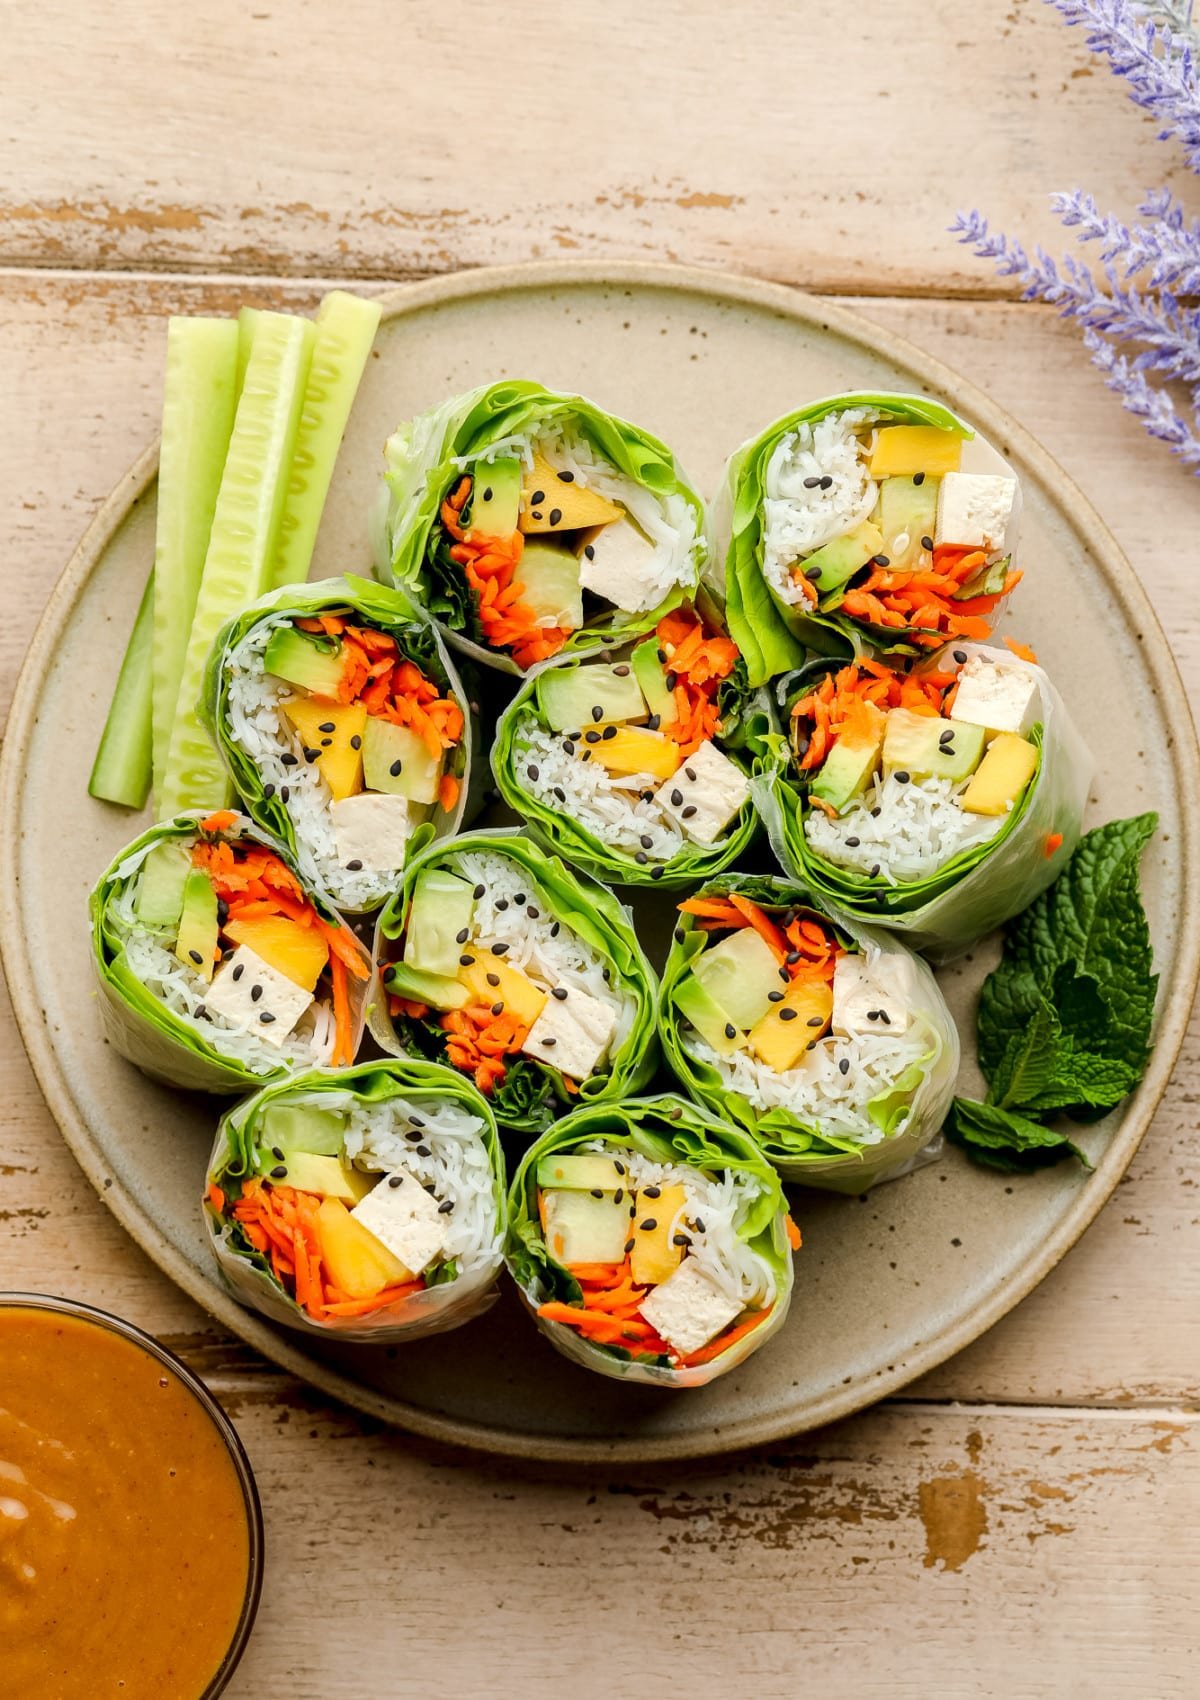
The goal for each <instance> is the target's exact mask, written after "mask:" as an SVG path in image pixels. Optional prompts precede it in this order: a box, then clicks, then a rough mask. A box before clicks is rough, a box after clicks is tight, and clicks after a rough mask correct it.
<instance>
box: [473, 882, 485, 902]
mask: <svg viewBox="0 0 1200 1700" xmlns="http://www.w3.org/2000/svg"><path fill="white" fill-rule="evenodd" d="M486 892H487V886H486V885H477V886H476V887H475V890H474V891H473V892H472V893H471V896H472V897H473V898H474V899H475V901H476V903H478V902H479V899H480V898H481V897H483V896H484V895H485V894H486Z"/></svg>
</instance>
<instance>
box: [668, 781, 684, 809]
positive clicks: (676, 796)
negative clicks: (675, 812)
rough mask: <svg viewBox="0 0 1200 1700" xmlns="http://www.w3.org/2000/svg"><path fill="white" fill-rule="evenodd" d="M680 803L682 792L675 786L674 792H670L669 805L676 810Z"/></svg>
mask: <svg viewBox="0 0 1200 1700" xmlns="http://www.w3.org/2000/svg"><path fill="white" fill-rule="evenodd" d="M682 802H683V792H682V791H681V790H680V789H679V787H678V785H676V786H675V788H674V790H673V791H672V792H671V803H672V805H673V806H674V807H675V808H678V807H679V805H680V803H682Z"/></svg>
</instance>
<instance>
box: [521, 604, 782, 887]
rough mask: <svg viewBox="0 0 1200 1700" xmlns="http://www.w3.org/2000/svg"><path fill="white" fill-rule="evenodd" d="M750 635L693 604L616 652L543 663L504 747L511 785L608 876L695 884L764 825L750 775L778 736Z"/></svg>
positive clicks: (555, 839) (586, 864)
mask: <svg viewBox="0 0 1200 1700" xmlns="http://www.w3.org/2000/svg"><path fill="white" fill-rule="evenodd" d="M769 726H770V722H769V720H768V713H767V705H766V699H765V694H764V698H763V701H762V702H761V703H758V704H756V703H755V701H754V695H753V693H751V692H750V691H749V690H748V689H747V687H746V682H745V669H744V668H743V667H742V666H741V665H740V662H739V658H738V652H737V646H736V645H735V644H734V643H733V642H732V640H731V639H730V638H728V637H725V636H724V635H723V634H721V633H720V632H719V631H717V630H715V629H714V628H713V627H711V626H710V625H708V624H707V623H706V622H705V621H704V620H703V619H702V617H701V616H700V615H699V614H698V613H696V612H694V611H693V610H691V609H684V608H677V609H673V610H672V612H671V613H669V614H665V615H664V616H663V618H662V619H661V620H660V621H659V622H658V625H657V627H656V628H655V630H654V632H653V633H652V634H651V635H650V636H649V637H647V638H643V639H642V641H641V642H640V643H638V644H635V645H633V646H632V647H631V648H627V649H625V650H622V651H620V652H619V655H618V658H617V659H616V660H614V661H603V660H595V661H557V662H550V663H548V664H547V665H546V666H545V667H543V668H540V669H539V670H538V671H537V673H536V674H535V675H534V677H533V678H531V679H530V680H529V681H527V683H526V684H525V685H524V686H523V687H522V688H521V690H520V691H519V692H518V693H517V695H516V697H515V698H514V699H513V701H512V703H511V704H510V705H509V707H508V709H507V710H506V711H505V713H504V715H503V716H502V718H501V720H500V724H499V726H498V728H497V731H496V739H495V743H494V745H493V747H492V772H493V773H494V775H495V779H496V784H497V786H498V788H499V790H500V794H501V796H502V797H503V798H504V800H505V802H506V803H508V804H509V806H510V807H511V808H514V809H516V810H517V811H518V812H519V813H520V814H522V815H523V816H524V817H525V819H526V821H527V822H528V823H529V825H530V827H531V828H532V829H533V830H534V831H535V832H536V833H537V834H538V836H539V837H541V838H543V839H544V840H546V841H547V842H548V843H549V844H550V845H551V846H552V847H553V848H554V849H555V850H557V851H559V852H560V853H561V854H562V855H563V856H565V857H567V859H568V860H569V861H571V862H573V863H574V864H575V866H576V867H580V868H583V869H584V870H585V871H586V872H588V873H590V874H593V875H595V876H596V878H598V879H603V880H617V881H620V882H622V883H624V884H627V885H646V884H649V883H651V882H653V881H659V880H661V881H662V882H663V883H664V885H666V886H679V885H686V884H688V883H694V881H695V880H696V879H698V878H703V877H704V876H705V875H707V874H710V873H714V872H716V871H717V870H718V869H720V868H723V867H727V866H728V865H729V863H730V862H732V861H733V859H734V857H735V856H737V855H738V854H739V852H740V851H742V850H743V849H744V848H745V847H746V845H747V844H749V842H750V840H751V839H752V838H753V836H754V834H755V832H756V831H757V830H758V816H757V814H756V812H755V810H754V807H753V805H752V804H751V801H750V778H751V774H752V773H754V772H758V771H761V770H762V760H761V757H762V756H763V755H765V754H766V752H767V749H768V746H767V744H766V743H765V734H766V733H767V731H768V730H769Z"/></svg>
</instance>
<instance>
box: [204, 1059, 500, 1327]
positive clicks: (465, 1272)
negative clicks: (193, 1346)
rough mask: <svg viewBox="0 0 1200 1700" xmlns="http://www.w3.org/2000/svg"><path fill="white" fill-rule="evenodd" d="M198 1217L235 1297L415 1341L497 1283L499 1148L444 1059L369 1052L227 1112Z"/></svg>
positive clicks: (479, 1108) (466, 1310)
mask: <svg viewBox="0 0 1200 1700" xmlns="http://www.w3.org/2000/svg"><path fill="white" fill-rule="evenodd" d="M204 1219H205V1222H206V1225H207V1227H208V1232H209V1238H210V1241H211V1244H212V1248H213V1253H214V1255H215V1257H216V1260H217V1265H218V1267H219V1269H220V1272H221V1277H222V1279H223V1280H224V1282H225V1285H226V1286H227V1287H228V1288H229V1290H230V1292H231V1293H233V1295H234V1297H235V1298H237V1299H238V1300H240V1301H241V1303H242V1304H245V1305H250V1306H251V1307H252V1308H253V1309H255V1310H258V1311H261V1312H262V1313H263V1315H264V1316H268V1317H270V1318H271V1320H272V1321H273V1322H282V1323H285V1324H287V1325H288V1326H289V1327H292V1328H300V1329H304V1330H306V1331H307V1332H309V1333H317V1334H327V1335H328V1334H333V1335H336V1336H337V1337H338V1339H340V1340H361V1341H372V1342H383V1341H401V1340H416V1339H420V1338H422V1337H423V1336H424V1335H427V1334H439V1333H442V1332H443V1331H444V1330H445V1329H448V1328H457V1327H459V1325H460V1324H461V1323H464V1322H467V1321H469V1320H470V1318H471V1317H473V1316H478V1315H479V1313H480V1312H481V1311H483V1310H486V1309H487V1307H488V1306H489V1305H490V1304H491V1303H492V1301H493V1300H494V1298H495V1296H496V1291H495V1289H496V1276H497V1274H498V1272H499V1270H500V1268H501V1267H502V1257H501V1252H502V1247H503V1242H504V1224H505V1175H504V1154H503V1152H502V1150H501V1147H500V1141H499V1138H498V1136H497V1133H496V1123H495V1120H494V1118H493V1116H492V1112H491V1110H490V1109H489V1108H488V1106H487V1104H486V1103H485V1102H484V1100H483V1098H482V1097H481V1095H480V1094H479V1093H478V1092H477V1091H476V1090H475V1088H474V1087H473V1086H472V1085H471V1084H470V1082H469V1081H466V1080H464V1079H463V1078H462V1076H461V1075H458V1074H455V1073H454V1071H453V1070H452V1069H448V1068H441V1067H439V1066H438V1065H437V1064H436V1063H426V1062H412V1063H407V1062H370V1063H360V1064H359V1065H358V1066H357V1067H356V1068H349V1069H335V1070H330V1069H317V1070H314V1071H313V1072H311V1073H307V1074H302V1075H297V1076H295V1077H294V1078H293V1079H291V1080H289V1081H286V1082H284V1083H283V1084H282V1085H278V1086H268V1087H266V1088H264V1090H263V1091H261V1092H257V1093H255V1095H254V1096H253V1097H252V1098H247V1099H246V1100H245V1101H244V1102H243V1103H240V1104H238V1105H236V1107H235V1108H234V1109H232V1110H230V1111H229V1112H228V1114H227V1115H225V1116H224V1118H223V1119H222V1121H221V1125H220V1127H219V1129H218V1131H217V1138H216V1143H215V1145H214V1147H213V1153H212V1158H211V1160H210V1162H209V1168H208V1181H207V1186H206V1190H205V1196H204Z"/></svg>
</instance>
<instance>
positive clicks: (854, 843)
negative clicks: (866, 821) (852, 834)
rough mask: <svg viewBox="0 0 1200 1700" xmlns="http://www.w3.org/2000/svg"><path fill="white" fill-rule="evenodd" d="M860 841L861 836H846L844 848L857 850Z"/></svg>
mask: <svg viewBox="0 0 1200 1700" xmlns="http://www.w3.org/2000/svg"><path fill="white" fill-rule="evenodd" d="M861 843H862V839H861V838H848V839H847V840H846V848H847V850H857V849H858V847H859V845H860V844H861Z"/></svg>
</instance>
